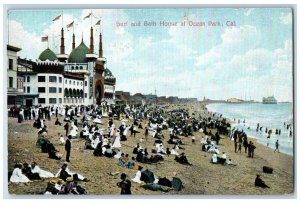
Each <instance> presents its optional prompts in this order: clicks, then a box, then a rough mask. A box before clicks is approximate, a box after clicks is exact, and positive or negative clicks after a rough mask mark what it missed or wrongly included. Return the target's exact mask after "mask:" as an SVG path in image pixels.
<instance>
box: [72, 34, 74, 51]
mask: <svg viewBox="0 0 300 203" xmlns="http://www.w3.org/2000/svg"><path fill="white" fill-rule="evenodd" d="M73 49H75V34H74V33H73V42H72V50H73Z"/></svg>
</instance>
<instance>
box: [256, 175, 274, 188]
mask: <svg viewBox="0 0 300 203" xmlns="http://www.w3.org/2000/svg"><path fill="white" fill-rule="evenodd" d="M254 185H255V187H261V188H270V187H269V186H268V185H267V184H266V183H265V182H264V181H263V180H262V179H261V178H260V175H258V174H257V175H256V178H255V182H254Z"/></svg>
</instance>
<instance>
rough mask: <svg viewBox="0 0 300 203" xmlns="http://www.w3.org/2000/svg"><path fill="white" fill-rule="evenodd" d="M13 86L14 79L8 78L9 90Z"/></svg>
mask: <svg viewBox="0 0 300 203" xmlns="http://www.w3.org/2000/svg"><path fill="white" fill-rule="evenodd" d="M13 84H14V78H13V77H9V88H12V87H13Z"/></svg>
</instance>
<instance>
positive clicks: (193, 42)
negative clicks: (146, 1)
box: [8, 8, 293, 101]
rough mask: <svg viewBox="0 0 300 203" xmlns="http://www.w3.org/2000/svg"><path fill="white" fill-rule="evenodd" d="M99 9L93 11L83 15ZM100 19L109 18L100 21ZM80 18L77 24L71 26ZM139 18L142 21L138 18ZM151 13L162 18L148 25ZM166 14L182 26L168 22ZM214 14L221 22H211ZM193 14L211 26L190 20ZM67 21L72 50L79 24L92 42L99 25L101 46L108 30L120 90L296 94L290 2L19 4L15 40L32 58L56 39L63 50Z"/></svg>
mask: <svg viewBox="0 0 300 203" xmlns="http://www.w3.org/2000/svg"><path fill="white" fill-rule="evenodd" d="M91 12H92V13H93V17H91V18H87V19H85V20H83V19H84V17H85V16H87V15H88V14H89V13H91ZM61 14H63V18H61V19H59V20H57V21H52V20H53V19H54V18H55V17H56V16H58V15H61ZM99 19H101V25H100V26H99V25H95V24H96V22H97V21H98V20H99ZM73 20H74V22H75V26H74V29H72V28H71V29H69V30H67V28H66V25H67V24H69V23H71V22H72V21H73ZM139 21H140V23H141V26H132V23H137V22H139ZM144 21H147V22H156V26H144ZM161 21H165V22H173V23H174V22H177V26H160V22H161ZM210 21H211V22H219V25H220V26H209V25H208V24H209V22H210ZM126 22H127V26H118V24H120V23H126ZM183 22H185V23H186V24H185V26H182V24H181V23H183ZM191 22H193V23H194V24H195V23H197V22H204V23H205V26H188V25H189V23H191ZM230 22H233V23H230ZM230 25H233V26H230ZM62 26H63V27H64V28H65V46H66V53H67V54H69V53H70V52H71V46H72V42H71V37H72V34H73V31H74V33H75V36H76V46H78V45H79V44H80V42H81V38H83V40H84V42H85V44H86V45H87V46H89V43H90V42H89V37H90V27H91V26H93V27H94V42H95V52H96V53H98V43H99V37H98V36H99V33H100V31H101V33H102V36H103V53H104V57H106V58H107V68H109V69H110V70H111V71H112V73H113V75H114V76H115V77H116V78H117V83H116V89H117V90H123V91H129V92H131V93H132V94H134V93H139V92H141V93H144V94H150V93H152V94H154V93H155V89H156V93H157V95H159V96H162V95H165V96H179V97H187V98H192V97H196V98H198V99H200V100H202V99H203V97H206V98H209V99H228V98H241V99H254V100H256V101H261V100H262V97H266V96H272V95H274V96H275V98H276V99H277V100H278V101H292V100H293V47H292V45H293V38H292V37H293V36H292V32H293V20H292V10H291V9H290V8H198V9H195V8H190V9H179V8H176V9H175V8H173V9H103V10H100V9H93V10H90V9H84V10H79V9H77V10H72V9H65V10H63V11H62V10H11V11H9V13H8V32H9V34H8V36H9V39H8V40H9V44H11V45H15V46H18V47H20V48H22V51H20V52H19V53H18V54H19V55H20V57H24V58H27V59H33V60H36V59H37V58H38V57H39V54H40V53H41V52H42V51H43V50H44V49H46V48H47V46H48V45H49V48H50V49H52V50H53V51H54V52H55V53H59V45H60V30H61V27H62ZM43 36H48V37H49V43H48V44H47V43H46V42H41V37H43Z"/></svg>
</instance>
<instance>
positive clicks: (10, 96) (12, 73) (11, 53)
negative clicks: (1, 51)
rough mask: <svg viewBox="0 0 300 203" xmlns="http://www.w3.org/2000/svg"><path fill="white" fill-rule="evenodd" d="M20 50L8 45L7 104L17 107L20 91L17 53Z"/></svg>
mask: <svg viewBox="0 0 300 203" xmlns="http://www.w3.org/2000/svg"><path fill="white" fill-rule="evenodd" d="M19 51H21V49H20V48H18V47H14V46H11V45H7V104H8V105H15V104H16V98H17V95H18V94H19V93H22V92H19V91H18V86H17V85H18V78H17V58H18V56H17V53H18V52H19Z"/></svg>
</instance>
